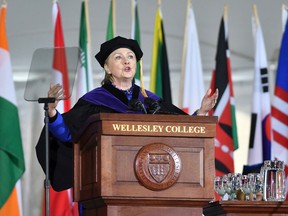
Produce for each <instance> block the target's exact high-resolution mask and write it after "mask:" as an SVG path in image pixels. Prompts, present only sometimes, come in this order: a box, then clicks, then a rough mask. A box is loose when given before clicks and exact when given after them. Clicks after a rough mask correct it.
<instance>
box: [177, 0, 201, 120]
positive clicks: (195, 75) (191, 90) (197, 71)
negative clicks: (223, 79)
mask: <svg viewBox="0 0 288 216" xmlns="http://www.w3.org/2000/svg"><path fill="white" fill-rule="evenodd" d="M188 3H189V6H188V16H187V21H186V23H187V24H186V29H187V31H186V34H185V36H184V37H185V39H184V46H183V57H182V58H183V61H184V62H183V65H184V68H183V69H184V70H182V74H181V77H182V78H181V81H183V82H184V85H180V93H181V95H182V97H181V96H180V99H181V98H182V101H181V102H180V107H181V108H182V110H183V111H185V112H186V113H188V114H190V115H192V114H193V113H194V112H195V110H196V109H198V108H199V107H200V106H201V101H202V98H203V96H204V94H205V92H204V80H203V69H202V62H201V54H200V47H199V40H198V33H197V28H196V22H195V17H194V12H193V9H192V6H191V5H190V2H189V1H188Z"/></svg>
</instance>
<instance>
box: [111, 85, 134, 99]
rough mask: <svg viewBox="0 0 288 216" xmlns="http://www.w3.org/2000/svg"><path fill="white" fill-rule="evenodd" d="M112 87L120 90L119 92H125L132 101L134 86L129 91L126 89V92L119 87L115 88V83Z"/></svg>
mask: <svg viewBox="0 0 288 216" xmlns="http://www.w3.org/2000/svg"><path fill="white" fill-rule="evenodd" d="M111 85H112V86H113V87H114V88H116V89H118V90H119V91H121V92H123V93H124V94H125V95H126V97H127V99H128V100H131V99H132V93H133V88H134V84H132V86H131V87H130V88H129V89H126V90H123V89H119V88H117V86H115V85H114V84H113V83H111Z"/></svg>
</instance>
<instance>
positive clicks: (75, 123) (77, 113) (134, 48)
mask: <svg viewBox="0 0 288 216" xmlns="http://www.w3.org/2000/svg"><path fill="white" fill-rule="evenodd" d="M142 55H143V53H142V50H141V49H140V47H139V45H138V43H137V41H136V40H132V39H126V38H123V37H119V36H118V37H115V38H113V39H111V40H109V41H106V42H105V43H103V44H102V45H101V48H100V51H99V52H98V53H97V55H96V56H95V57H96V59H97V61H98V62H99V64H100V65H101V66H102V67H103V68H104V70H105V78H104V80H103V81H102V83H101V84H102V86H101V87H99V88H96V89H94V90H92V91H90V92H88V93H87V94H85V95H84V96H83V97H81V98H80V99H79V100H78V102H77V103H76V104H75V106H74V107H73V108H72V109H71V110H70V111H68V112H67V113H64V114H62V115H61V114H59V113H58V112H57V110H56V107H57V104H58V102H59V101H60V100H61V99H62V98H63V94H64V92H63V89H62V86H61V85H59V84H56V85H51V86H50V90H49V92H48V97H53V98H55V99H56V101H55V103H50V104H49V105H48V114H49V132H50V135H49V137H50V181H51V185H52V187H53V189H54V190H56V191H60V190H64V189H67V188H70V187H72V183H73V148H72V146H73V145H72V143H73V140H74V139H75V138H76V137H77V135H79V131H81V128H82V126H83V125H84V124H85V122H86V120H87V119H88V117H89V116H91V115H92V114H95V113H100V112H109V113H139V114H140V113H142V114H143V113H151V114H152V113H153V114H180V115H187V114H186V113H185V112H183V111H182V110H181V109H179V108H177V107H176V106H174V105H173V104H169V103H165V101H163V100H161V99H160V98H159V97H158V96H156V95H155V94H153V93H152V92H149V91H147V90H145V92H142V91H141V89H140V87H139V86H137V85H136V84H135V83H134V75H135V72H136V65H137V61H139V60H140V59H141V57H142ZM143 94H144V95H143ZM210 94H211V90H210V89H209V90H208V91H207V93H206V95H205V96H204V98H203V100H202V104H201V107H200V109H198V110H197V112H195V113H194V115H206V113H207V112H209V110H210V109H212V108H213V106H214V105H215V104H216V100H217V98H218V90H216V91H215V93H214V94H212V95H211V96H210ZM36 153H37V157H38V160H39V163H40V164H41V166H42V169H43V170H44V172H45V131H44V130H43V131H42V133H41V135H40V139H39V141H38V143H37V146H36Z"/></svg>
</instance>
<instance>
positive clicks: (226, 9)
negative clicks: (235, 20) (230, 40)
mask: <svg viewBox="0 0 288 216" xmlns="http://www.w3.org/2000/svg"><path fill="white" fill-rule="evenodd" d="M227 17H228V6H227V5H226V4H225V5H224V15H223V18H224V20H225V21H226V20H227Z"/></svg>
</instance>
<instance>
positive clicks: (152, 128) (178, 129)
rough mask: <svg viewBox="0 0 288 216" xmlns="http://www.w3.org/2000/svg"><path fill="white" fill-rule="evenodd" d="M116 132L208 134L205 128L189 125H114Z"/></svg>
mask: <svg viewBox="0 0 288 216" xmlns="http://www.w3.org/2000/svg"><path fill="white" fill-rule="evenodd" d="M112 126H113V130H114V131H120V132H130V131H131V132H153V133H162V132H166V133H201V134H205V133H206V128H205V127H203V126H187V125H166V126H164V125H145V124H112Z"/></svg>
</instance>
